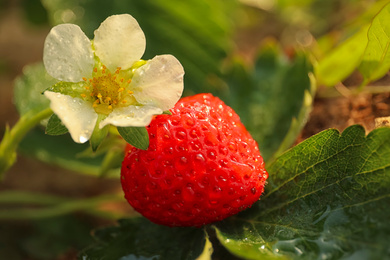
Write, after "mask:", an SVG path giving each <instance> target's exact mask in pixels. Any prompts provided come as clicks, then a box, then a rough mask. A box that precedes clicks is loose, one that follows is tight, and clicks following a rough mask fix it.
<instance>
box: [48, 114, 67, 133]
mask: <svg viewBox="0 0 390 260" xmlns="http://www.w3.org/2000/svg"><path fill="white" fill-rule="evenodd" d="M66 133H68V129H67V128H66V126H64V124H63V123H62V122H61V119H59V117H58V116H57V115H56V114H53V115H52V116H51V117H50V118H49V122H47V126H46V134H48V135H63V134H66Z"/></svg>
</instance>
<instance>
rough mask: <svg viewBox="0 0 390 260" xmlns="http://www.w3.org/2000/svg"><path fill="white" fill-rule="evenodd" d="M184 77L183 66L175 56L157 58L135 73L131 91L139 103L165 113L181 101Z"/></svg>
mask: <svg viewBox="0 0 390 260" xmlns="http://www.w3.org/2000/svg"><path fill="white" fill-rule="evenodd" d="M183 76H184V69H183V66H182V65H181V64H180V62H179V61H178V60H177V59H176V58H175V57H174V56H172V55H161V56H156V57H154V58H153V59H152V60H149V61H148V62H147V63H146V64H145V65H143V66H142V67H140V68H139V69H137V70H136V71H135V73H134V76H133V79H132V81H131V83H130V89H131V90H132V91H133V92H134V97H135V99H136V100H137V101H138V102H139V103H141V104H144V105H151V106H157V107H159V108H161V109H162V110H163V111H165V110H168V109H170V108H172V107H173V106H174V105H175V104H176V103H177V101H178V100H179V99H180V97H181V95H182V93H183Z"/></svg>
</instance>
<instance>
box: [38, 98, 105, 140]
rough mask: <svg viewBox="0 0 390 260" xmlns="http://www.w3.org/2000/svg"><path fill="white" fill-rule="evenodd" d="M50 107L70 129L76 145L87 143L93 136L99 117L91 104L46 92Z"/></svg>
mask: <svg viewBox="0 0 390 260" xmlns="http://www.w3.org/2000/svg"><path fill="white" fill-rule="evenodd" d="M45 96H46V97H47V98H48V99H50V101H51V102H50V107H51V109H52V110H53V111H54V113H56V114H57V116H58V117H59V118H60V119H61V121H62V123H63V124H64V125H65V126H66V128H68V130H69V133H70V135H71V136H72V138H73V140H74V141H75V142H76V143H85V142H86V141H88V140H89V138H90V137H91V135H92V132H93V129H94V128H95V125H96V121H97V117H98V115H97V114H96V112H95V110H94V109H93V108H92V106H91V104H90V103H88V102H86V101H84V100H82V99H80V98H73V97H71V96H67V95H63V94H60V93H56V92H51V91H45Z"/></svg>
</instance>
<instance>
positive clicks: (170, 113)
mask: <svg viewBox="0 0 390 260" xmlns="http://www.w3.org/2000/svg"><path fill="white" fill-rule="evenodd" d="M163 115H170V116H171V115H172V112H171V111H169V110H165V111H164V112H163Z"/></svg>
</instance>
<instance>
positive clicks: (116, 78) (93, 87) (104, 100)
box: [81, 65, 135, 115]
mask: <svg viewBox="0 0 390 260" xmlns="http://www.w3.org/2000/svg"><path fill="white" fill-rule="evenodd" d="M130 77H131V74H129V73H126V72H122V70H121V67H117V68H116V70H115V73H113V74H112V73H111V72H110V70H109V69H108V68H107V67H106V66H104V65H101V66H95V67H94V68H93V76H92V78H90V79H87V78H83V80H84V81H85V82H86V85H85V87H84V88H85V89H86V90H87V94H89V96H90V99H92V100H91V101H92V102H93V104H92V106H93V108H94V109H95V111H96V112H97V113H102V114H107V115H108V114H109V113H111V112H112V110H113V109H114V108H115V107H116V106H128V105H131V104H133V103H134V102H135V99H134V98H132V97H131V96H132V94H133V91H131V90H129V89H128V88H129V85H130V82H131V78H130ZM87 94H84V93H83V94H82V95H81V96H82V97H83V98H86V97H87V96H88V95H87Z"/></svg>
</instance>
